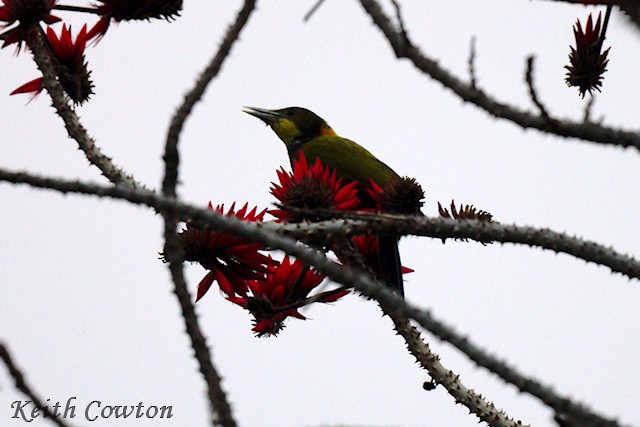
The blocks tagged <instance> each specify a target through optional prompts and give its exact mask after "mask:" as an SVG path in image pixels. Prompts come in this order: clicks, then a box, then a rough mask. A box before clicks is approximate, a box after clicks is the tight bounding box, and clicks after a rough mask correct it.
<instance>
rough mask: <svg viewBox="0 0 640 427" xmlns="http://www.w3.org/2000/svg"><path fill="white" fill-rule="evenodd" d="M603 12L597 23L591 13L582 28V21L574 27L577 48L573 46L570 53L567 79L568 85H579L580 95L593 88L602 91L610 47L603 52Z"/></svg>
mask: <svg viewBox="0 0 640 427" xmlns="http://www.w3.org/2000/svg"><path fill="white" fill-rule="evenodd" d="M600 21H601V14H598V19H597V20H596V23H595V25H594V24H593V19H592V17H591V14H589V17H588V18H587V24H586V26H585V28H584V30H583V29H582V25H581V24H580V21H576V25H575V27H574V28H573V35H574V37H575V40H576V47H575V49H574V48H573V47H571V52H570V53H569V62H570V64H569V65H567V66H565V67H564V68H566V69H567V77H566V79H565V81H566V83H567V85H568V86H577V87H578V90H579V92H580V95H582V97H583V98H584V95H585V94H586V93H587V92H589V93H591V92H592V91H593V90H597V91H598V92H599V91H600V86H602V79H603V76H602V75H603V74H604V73H605V72H606V71H607V64H608V62H609V60H608V59H607V55H608V54H609V49H610V48H608V49H607V50H605V51H604V52H602V42H603V40H604V31H605V30H604V29H603V32H602V33H601V32H600V25H601V22H600Z"/></svg>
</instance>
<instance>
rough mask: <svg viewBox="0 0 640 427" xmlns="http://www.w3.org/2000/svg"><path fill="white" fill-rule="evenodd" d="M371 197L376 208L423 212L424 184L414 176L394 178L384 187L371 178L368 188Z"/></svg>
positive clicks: (394, 211) (407, 213) (403, 213)
mask: <svg viewBox="0 0 640 427" xmlns="http://www.w3.org/2000/svg"><path fill="white" fill-rule="evenodd" d="M367 193H368V195H369V197H370V198H371V199H372V200H373V201H374V203H375V206H376V210H379V211H383V212H388V213H394V214H402V215H416V214H421V213H420V208H421V207H422V205H423V204H424V203H423V201H422V200H423V199H424V191H423V190H422V186H421V185H420V184H419V183H418V181H416V180H415V179H414V178H409V177H402V178H392V179H390V180H389V182H387V184H386V185H385V186H384V188H382V187H380V186H379V185H378V184H376V182H375V181H373V180H372V179H369V188H367Z"/></svg>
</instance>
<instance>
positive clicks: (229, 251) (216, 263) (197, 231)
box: [179, 203, 274, 301]
mask: <svg viewBox="0 0 640 427" xmlns="http://www.w3.org/2000/svg"><path fill="white" fill-rule="evenodd" d="M209 209H211V210H214V208H213V206H212V205H211V203H209ZM215 211H216V212H218V213H220V214H224V215H226V216H234V217H236V218H238V219H240V220H242V221H251V222H255V221H262V220H263V218H264V214H265V213H266V210H263V211H261V212H257V208H253V209H252V210H251V211H248V204H245V205H244V206H243V207H242V208H241V209H239V210H238V211H236V210H235V204H234V205H231V207H230V208H229V210H228V211H227V212H226V213H225V211H224V205H218V206H216V207H215ZM179 236H180V240H181V243H182V246H183V248H184V259H185V261H190V262H197V263H199V264H200V265H202V266H203V267H204V268H206V269H207V270H209V272H208V273H207V274H206V275H205V276H204V278H203V279H202V280H201V281H200V283H199V284H198V291H197V295H196V301H198V300H199V299H200V298H202V297H203V296H204V294H206V293H207V291H208V290H209V288H210V287H211V285H212V284H213V282H214V281H217V282H218V285H219V286H220V290H221V291H222V292H224V293H225V294H227V295H228V296H234V295H246V294H247V290H248V286H247V281H248V280H254V279H261V278H264V277H265V275H266V273H267V272H268V271H269V270H268V268H267V266H268V265H271V264H274V261H273V260H272V259H271V258H270V257H268V256H266V255H264V254H263V253H262V252H261V251H262V250H264V249H265V247H264V245H263V244H261V243H251V242H248V241H247V240H246V239H245V238H243V237H239V236H236V235H234V234H231V233H222V232H219V231H216V230H212V229H210V228H208V227H198V226H196V225H194V224H191V223H187V226H186V228H185V229H184V230H182V231H181V232H180V234H179Z"/></svg>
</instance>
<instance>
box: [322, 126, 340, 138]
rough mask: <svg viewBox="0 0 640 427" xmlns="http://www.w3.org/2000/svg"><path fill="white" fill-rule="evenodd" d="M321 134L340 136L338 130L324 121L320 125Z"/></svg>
mask: <svg viewBox="0 0 640 427" xmlns="http://www.w3.org/2000/svg"><path fill="white" fill-rule="evenodd" d="M320 135H322V136H338V134H337V133H336V131H334V130H333V129H332V128H331V126H329V125H328V124H326V123H323V124H322V125H321V126H320Z"/></svg>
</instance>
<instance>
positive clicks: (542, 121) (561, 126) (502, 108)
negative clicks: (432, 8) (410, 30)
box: [360, 0, 640, 150]
mask: <svg viewBox="0 0 640 427" xmlns="http://www.w3.org/2000/svg"><path fill="white" fill-rule="evenodd" d="M360 3H361V4H362V6H363V7H364V9H365V11H366V12H367V13H368V14H369V16H370V17H371V18H372V19H373V22H374V24H375V25H376V26H377V27H378V28H379V29H380V31H382V33H383V34H384V36H385V37H386V39H387V41H388V42H389V44H390V45H391V48H392V49H393V51H394V53H395V55H396V57H398V58H407V59H409V60H410V61H411V62H412V63H413V65H414V66H415V67H416V68H417V69H418V70H420V71H421V72H422V73H424V74H425V75H427V76H429V77H431V78H433V79H434V80H437V81H439V82H440V83H442V85H443V86H445V87H446V88H448V89H450V90H451V91H453V92H454V93H455V94H456V95H457V96H459V97H460V98H461V99H462V100H464V101H467V102H470V103H472V104H474V105H476V106H478V107H480V108H482V109H483V110H485V111H486V112H487V113H489V114H491V115H492V116H494V117H498V118H502V119H506V120H509V121H511V122H513V123H515V124H517V125H519V126H521V127H522V128H525V129H526V128H533V129H537V130H539V131H542V132H547V133H551V134H554V135H557V136H562V137H567V138H578V139H582V140H584V141H590V142H595V143H599V144H607V145H617V146H621V147H625V148H626V147H635V148H636V149H638V150H640V132H637V131H636V132H631V131H626V130H622V129H617V128H613V127H608V126H604V125H600V124H595V123H591V122H582V121H581V122H577V121H573V120H571V119H563V118H556V117H551V116H550V117H548V118H547V117H544V116H543V115H541V114H534V113H532V112H530V111H526V110H522V109H520V108H518V107H516V106H514V105H510V104H507V103H504V102H500V101H498V100H497V99H495V98H494V97H492V96H491V95H489V94H488V93H487V92H485V91H484V90H482V89H479V88H478V87H477V86H474V85H473V84H472V83H465V82H464V81H462V80H461V79H459V78H458V77H456V76H455V75H454V74H453V73H451V72H450V71H449V70H447V69H445V68H444V67H442V66H441V65H440V64H439V63H438V62H437V61H436V60H435V59H433V58H430V57H428V56H426V55H425V54H424V53H422V51H421V50H420V49H419V48H418V47H417V46H415V45H414V44H413V43H412V42H411V40H410V39H409V37H408V36H407V34H406V30H405V31H402V30H401V29H400V30H399V29H397V28H396V26H394V25H393V23H392V22H391V20H390V19H389V17H388V16H387V15H386V14H385V13H384V11H383V10H382V8H381V7H380V5H379V4H378V2H376V1H375V0H360ZM400 28H404V24H400Z"/></svg>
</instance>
